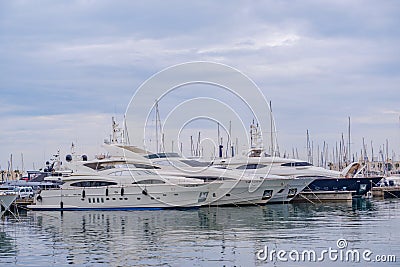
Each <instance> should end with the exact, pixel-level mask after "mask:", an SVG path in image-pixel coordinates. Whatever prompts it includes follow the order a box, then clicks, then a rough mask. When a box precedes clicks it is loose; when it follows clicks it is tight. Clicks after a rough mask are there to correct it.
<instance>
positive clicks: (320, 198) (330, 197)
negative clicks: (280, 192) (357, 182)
mask: <svg viewBox="0 0 400 267" xmlns="http://www.w3.org/2000/svg"><path fill="white" fill-rule="evenodd" d="M352 199H353V198H352V192H351V191H310V192H301V193H299V194H298V195H297V196H296V197H295V198H294V199H293V200H292V201H291V202H295V203H301V202H311V203H321V202H347V201H352Z"/></svg>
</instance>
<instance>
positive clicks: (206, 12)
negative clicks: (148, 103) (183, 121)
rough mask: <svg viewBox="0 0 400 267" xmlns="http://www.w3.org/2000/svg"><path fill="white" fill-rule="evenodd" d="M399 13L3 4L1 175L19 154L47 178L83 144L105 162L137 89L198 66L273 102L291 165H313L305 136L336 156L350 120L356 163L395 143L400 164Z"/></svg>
mask: <svg viewBox="0 0 400 267" xmlns="http://www.w3.org/2000/svg"><path fill="white" fill-rule="evenodd" d="M399 14H400V2H399V1H397V0H393V1H390V0H388V1H368V0H364V1H344V0H336V1H312V0H310V1H191V2H189V1H140V2H139V1H91V0H81V1H23V0H15V1H5V0H0V69H1V71H0V96H1V97H0V115H1V116H0V124H1V128H0V166H1V169H7V164H8V161H9V158H10V154H13V157H14V167H15V168H16V167H19V168H21V165H22V163H21V154H22V153H23V154H24V163H25V166H24V167H25V169H31V168H32V167H33V164H35V167H36V168H38V167H42V165H43V163H44V161H45V160H47V159H48V158H49V157H50V156H51V155H52V154H53V153H55V152H56V151H57V150H58V149H60V150H61V151H62V152H67V151H68V149H69V147H70V145H71V143H72V142H74V143H76V144H77V148H79V150H80V151H83V152H86V153H87V154H89V155H94V154H96V153H101V152H102V149H101V148H100V145H101V143H102V142H103V139H104V138H107V137H108V136H109V133H110V128H111V126H110V125H111V117H112V116H115V117H117V118H118V119H119V120H122V118H123V114H124V112H125V111H126V109H127V105H128V104H129V101H130V99H131V97H132V96H133V94H134V93H135V91H136V90H137V88H138V87H139V86H140V85H141V84H142V83H143V82H144V81H145V80H147V79H148V78H149V77H150V76H151V75H153V74H155V73H157V72H159V71H161V70H163V69H164V68H167V67H169V66H172V65H175V64H180V63H184V62H189V61H212V62H217V63H221V64H226V65H229V66H232V67H234V68H236V69H238V70H240V71H241V72H243V73H244V74H246V75H247V76H248V77H250V78H251V79H252V80H253V81H254V82H255V83H256V84H257V85H258V86H259V88H260V89H261V91H262V92H263V94H264V95H265V97H266V99H268V100H271V101H272V106H273V114H274V118H275V122H276V129H277V138H278V141H279V147H280V150H281V152H282V153H283V152H284V151H288V152H289V151H292V148H297V149H298V150H299V153H300V154H305V147H306V130H307V129H308V130H309V131H310V134H311V139H312V140H313V142H314V146H315V147H317V145H318V144H319V145H321V146H322V143H323V142H324V141H326V142H327V143H328V144H329V145H330V146H331V147H333V146H334V145H335V142H338V141H339V140H340V138H341V134H342V133H346V132H347V123H348V116H350V117H351V121H352V124H351V129H352V138H351V148H352V150H353V151H355V152H357V151H360V149H361V144H362V137H365V140H366V143H367V145H368V147H367V149H368V151H370V148H371V147H370V146H371V141H372V142H373V144H374V149H375V151H378V150H379V147H380V146H382V145H383V144H384V143H385V142H386V139H388V143H389V151H390V153H389V154H390V155H392V152H394V153H395V154H396V155H399V156H400V149H399V147H400V122H399V115H400V105H399V104H400V98H399V94H400V90H399V88H398V85H399V83H400V49H399V47H400V16H399ZM198 90H199V91H201V89H198ZM205 91H207V90H205ZM203 93H204V92H203ZM182 96H184V97H182ZM201 96H202V97H204V95H201ZM179 97H182V101H186V100H188V99H190V98H194V97H197V95H196V90H194V89H193V88H191V90H189V91H187V92H183V91H181V92H180V93H178V92H176V93H175V94H172V95H171V96H170V101H172V102H170V103H178V102H179V101H178V102H177V99H179ZM222 98H224V97H222ZM225 99H228V100H226V101H228V102H229V97H227V98H225ZM173 101H175V102H173ZM232 101H234V100H232ZM161 104H164V105H161ZM228 104H229V103H228ZM160 105H161V107H160V112H161V113H162V114H166V113H168V111H167V110H165V108H166V107H168V103H167V101H166V102H165V103H160ZM163 107H164V110H163ZM244 123H250V122H244ZM214 130H215V129H214ZM203 131H204V132H206V131H207V130H206V129H203ZM346 138H347V137H346Z"/></svg>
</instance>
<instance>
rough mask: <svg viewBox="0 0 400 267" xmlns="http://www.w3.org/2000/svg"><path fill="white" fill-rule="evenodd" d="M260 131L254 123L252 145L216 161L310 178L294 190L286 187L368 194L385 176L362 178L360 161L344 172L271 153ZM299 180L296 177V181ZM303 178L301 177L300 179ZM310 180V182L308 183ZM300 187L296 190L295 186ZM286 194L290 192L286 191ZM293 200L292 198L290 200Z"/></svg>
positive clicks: (263, 172)
mask: <svg viewBox="0 0 400 267" xmlns="http://www.w3.org/2000/svg"><path fill="white" fill-rule="evenodd" d="M259 136H260V133H259V132H258V125H257V126H256V125H252V126H251V141H252V142H251V148H250V149H249V151H247V152H245V153H244V154H243V155H241V156H235V157H232V158H224V159H218V160H215V162H214V163H213V164H214V165H216V166H221V167H224V168H230V169H237V170H243V171H244V172H250V173H256V174H258V175H267V174H274V175H281V176H291V177H296V178H297V179H300V180H302V179H307V180H304V183H302V184H301V185H298V186H297V187H296V185H293V189H290V188H286V189H285V190H288V191H290V190H292V191H294V190H296V189H297V190H298V192H300V191H302V190H311V191H320V190H324V191H337V190H346V191H352V192H353V194H354V195H356V196H360V195H364V194H366V193H367V192H368V191H369V190H371V187H372V186H373V185H375V184H377V183H378V182H379V181H380V180H381V178H382V177H358V174H359V173H360V169H361V166H360V164H359V163H352V164H350V165H349V166H347V167H346V168H345V169H344V170H343V171H341V172H339V171H333V170H327V169H325V168H321V167H316V166H313V165H312V164H310V163H309V162H306V161H302V160H298V159H290V158H282V157H278V156H271V155H269V154H268V153H266V151H265V149H263V148H262V147H261V146H259V145H257V139H258V138H259ZM295 181H296V180H295ZM297 181H299V180H297ZM307 182H308V183H307ZM295 188H296V189H295ZM283 193H285V194H286V192H283ZM282 197H284V196H282V195H279V194H278V195H276V196H275V198H273V199H272V200H271V201H272V202H273V201H281V200H282ZM289 200H290V199H289Z"/></svg>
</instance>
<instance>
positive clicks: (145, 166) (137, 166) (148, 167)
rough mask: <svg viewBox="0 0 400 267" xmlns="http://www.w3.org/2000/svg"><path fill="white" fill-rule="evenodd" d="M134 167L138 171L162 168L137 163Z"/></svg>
mask: <svg viewBox="0 0 400 267" xmlns="http://www.w3.org/2000/svg"><path fill="white" fill-rule="evenodd" d="M133 166H134V167H135V168H138V169H160V167H157V166H153V165H147V164H141V163H140V164H139V163H135V164H133Z"/></svg>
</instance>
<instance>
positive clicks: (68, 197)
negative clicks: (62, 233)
mask: <svg viewBox="0 0 400 267" xmlns="http://www.w3.org/2000/svg"><path fill="white" fill-rule="evenodd" d="M219 186H220V184H215V185H201V186H190V187H185V186H176V185H146V187H144V186H131V185H127V186H123V187H121V186H109V187H108V192H107V188H106V187H91V188H66V189H55V190H44V191H42V192H41V193H40V195H37V196H35V203H34V205H30V206H28V208H29V209H32V210H86V209H96V210H110V209H153V208H179V207H182V208H184V207H186V208H189V207H198V206H200V205H202V204H205V203H209V202H210V198H209V195H210V193H209V191H210V190H215V189H216V188H217V187H219Z"/></svg>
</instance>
